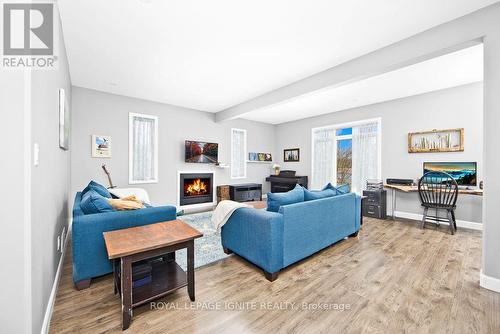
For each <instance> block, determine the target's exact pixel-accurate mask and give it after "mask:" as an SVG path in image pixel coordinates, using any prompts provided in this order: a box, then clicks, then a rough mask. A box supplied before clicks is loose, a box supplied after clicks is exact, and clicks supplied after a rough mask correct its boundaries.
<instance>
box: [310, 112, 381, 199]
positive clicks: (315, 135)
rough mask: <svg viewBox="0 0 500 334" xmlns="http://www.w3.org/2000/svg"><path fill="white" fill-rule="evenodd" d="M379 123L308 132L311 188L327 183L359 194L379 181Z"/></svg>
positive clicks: (370, 122)
mask: <svg viewBox="0 0 500 334" xmlns="http://www.w3.org/2000/svg"><path fill="white" fill-rule="evenodd" d="M379 129H380V120H370V121H364V122H357V123H353V124H346V125H339V126H335V125H333V126H327V127H322V128H316V129H313V131H312V150H313V161H312V178H311V188H312V189H321V188H322V187H323V186H324V185H325V184H327V183H328V182H331V183H333V184H335V185H337V186H339V185H344V184H348V185H349V187H350V188H351V190H352V191H354V192H357V193H361V192H362V191H363V189H364V188H365V186H366V180H368V179H377V178H380V131H379Z"/></svg>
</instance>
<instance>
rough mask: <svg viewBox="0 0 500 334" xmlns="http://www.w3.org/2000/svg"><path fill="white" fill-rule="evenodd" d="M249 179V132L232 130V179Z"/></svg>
mask: <svg viewBox="0 0 500 334" xmlns="http://www.w3.org/2000/svg"><path fill="white" fill-rule="evenodd" d="M246 177H247V131H246V130H242V129H231V178H232V179H243V178H246Z"/></svg>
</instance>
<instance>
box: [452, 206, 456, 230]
mask: <svg viewBox="0 0 500 334" xmlns="http://www.w3.org/2000/svg"><path fill="white" fill-rule="evenodd" d="M451 218H453V226H455V231H456V230H457V219H456V218H455V210H451Z"/></svg>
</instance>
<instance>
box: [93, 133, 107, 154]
mask: <svg viewBox="0 0 500 334" xmlns="http://www.w3.org/2000/svg"><path fill="white" fill-rule="evenodd" d="M92 157H93V158H111V136H100V135H92Z"/></svg>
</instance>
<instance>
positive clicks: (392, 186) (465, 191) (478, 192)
mask: <svg viewBox="0 0 500 334" xmlns="http://www.w3.org/2000/svg"><path fill="white" fill-rule="evenodd" d="M384 188H386V189H390V190H391V196H392V219H394V218H395V217H394V212H395V211H396V192H398V191H401V192H404V193H415V192H418V187H417V186H401V185H397V184H384ZM458 193H459V194H462V195H473V196H483V190H482V189H460V188H458Z"/></svg>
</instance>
